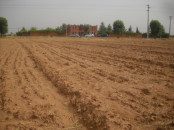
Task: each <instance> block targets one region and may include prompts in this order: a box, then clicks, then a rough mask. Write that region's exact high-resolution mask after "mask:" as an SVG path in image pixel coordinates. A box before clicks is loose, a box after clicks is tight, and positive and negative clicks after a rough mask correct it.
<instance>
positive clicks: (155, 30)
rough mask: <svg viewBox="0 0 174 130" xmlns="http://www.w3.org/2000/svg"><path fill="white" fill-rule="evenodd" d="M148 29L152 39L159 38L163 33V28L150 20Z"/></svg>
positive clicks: (155, 21)
mask: <svg viewBox="0 0 174 130" xmlns="http://www.w3.org/2000/svg"><path fill="white" fill-rule="evenodd" d="M150 29H151V35H152V36H153V37H161V36H162V35H163V34H164V33H165V31H164V27H163V26H162V25H161V23H160V22H159V21H158V20H152V21H151V22H150Z"/></svg>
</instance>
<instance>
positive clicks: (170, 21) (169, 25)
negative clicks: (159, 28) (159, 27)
mask: <svg viewBox="0 0 174 130" xmlns="http://www.w3.org/2000/svg"><path fill="white" fill-rule="evenodd" d="M169 18H170V23H169V37H170V29H171V21H172V16H169Z"/></svg>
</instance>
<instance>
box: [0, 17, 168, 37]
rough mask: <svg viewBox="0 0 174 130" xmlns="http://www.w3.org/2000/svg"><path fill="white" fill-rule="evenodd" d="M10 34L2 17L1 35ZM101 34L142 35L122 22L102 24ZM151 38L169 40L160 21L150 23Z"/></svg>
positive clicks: (60, 29)
mask: <svg viewBox="0 0 174 130" xmlns="http://www.w3.org/2000/svg"><path fill="white" fill-rule="evenodd" d="M66 29H67V25H66V24H62V25H61V26H58V27H57V28H49V27H48V28H46V29H37V28H36V27H31V28H30V29H29V30H27V29H25V27H23V28H22V29H21V30H20V31H18V32H17V33H16V34H17V35H21V34H23V33H30V32H56V33H58V34H65V33H66ZM89 29H90V25H89V24H85V25H84V30H85V32H87V31H88V30H89ZM7 32H8V21H7V19H6V18H3V17H0V35H3V34H6V33H7ZM98 33H99V34H105V33H107V34H111V33H114V34H142V33H141V32H140V31H139V29H138V27H137V28H136V32H134V31H133V30H132V27H131V26H130V27H129V28H128V29H127V30H126V28H125V26H124V22H123V21H122V20H116V21H114V23H113V26H111V25H110V24H109V25H108V26H107V27H106V26H105V24H104V22H101V24H100V26H99V30H98ZM142 35H144V37H146V35H147V34H146V33H144V34H142ZM150 37H154V38H168V37H169V33H166V32H165V29H164V26H163V25H162V24H161V23H160V22H159V21H158V20H152V21H151V22H150Z"/></svg>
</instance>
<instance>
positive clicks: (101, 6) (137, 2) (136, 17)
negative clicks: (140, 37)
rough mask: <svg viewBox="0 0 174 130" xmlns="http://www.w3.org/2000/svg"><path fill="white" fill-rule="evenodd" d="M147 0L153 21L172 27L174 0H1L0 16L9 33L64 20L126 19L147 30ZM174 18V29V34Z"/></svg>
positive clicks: (78, 21) (67, 21)
mask: <svg viewBox="0 0 174 130" xmlns="http://www.w3.org/2000/svg"><path fill="white" fill-rule="evenodd" d="M147 4H149V5H150V7H151V8H150V21H151V20H152V19H153V20H159V21H160V22H161V24H162V25H163V26H164V28H165V31H166V32H168V30H169V16H174V0H0V17H5V18H6V19H7V20H8V25H9V33H10V32H16V31H18V28H19V29H21V28H22V27H26V28H27V29H30V28H31V27H37V28H39V29H41V28H46V27H53V28H56V27H57V26H60V25H61V24H62V23H66V24H91V25H98V26H99V25H100V23H101V22H102V21H103V22H104V23H105V25H106V26H108V24H111V25H113V22H114V21H115V20H122V21H123V22H124V24H125V27H126V28H127V29H128V28H129V26H130V25H131V26H132V28H133V30H134V31H135V30H136V27H138V28H139V30H140V31H141V32H146V30H147V29H146V28H147V27H146V26H147V6H146V5H147ZM173 21H174V18H173V20H172V30H171V33H172V34H173V35H174V22H173Z"/></svg>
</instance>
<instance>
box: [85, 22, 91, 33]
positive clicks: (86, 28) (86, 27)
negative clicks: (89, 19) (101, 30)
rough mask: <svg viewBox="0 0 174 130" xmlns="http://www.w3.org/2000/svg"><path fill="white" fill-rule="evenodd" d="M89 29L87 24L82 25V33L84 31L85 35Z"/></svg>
mask: <svg viewBox="0 0 174 130" xmlns="http://www.w3.org/2000/svg"><path fill="white" fill-rule="evenodd" d="M89 29H90V25H89V24H85V25H84V31H85V33H88V31H89Z"/></svg>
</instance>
